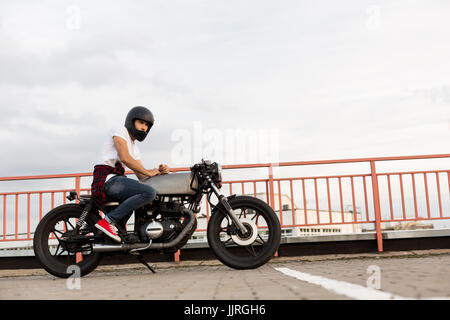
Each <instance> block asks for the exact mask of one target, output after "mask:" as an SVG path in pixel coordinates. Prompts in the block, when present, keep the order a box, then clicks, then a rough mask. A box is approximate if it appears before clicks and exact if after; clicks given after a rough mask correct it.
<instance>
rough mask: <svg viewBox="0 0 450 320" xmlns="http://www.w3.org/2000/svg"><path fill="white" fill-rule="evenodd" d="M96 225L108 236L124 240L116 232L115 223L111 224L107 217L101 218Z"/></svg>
mask: <svg viewBox="0 0 450 320" xmlns="http://www.w3.org/2000/svg"><path fill="white" fill-rule="evenodd" d="M95 227H96V228H97V229H100V230H102V231H103V232H104V233H105V234H106V235H107V236H109V237H110V238H112V239H114V240H115V241H117V242H122V239H120V237H119V235H118V234H117V232H116V228H115V227H114V226H113V225H111V224H109V223H108V221H106V219H102V220H99V221H98V222H97V223H96V224H95Z"/></svg>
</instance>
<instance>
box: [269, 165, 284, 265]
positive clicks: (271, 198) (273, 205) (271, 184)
mask: <svg viewBox="0 0 450 320" xmlns="http://www.w3.org/2000/svg"><path fill="white" fill-rule="evenodd" d="M269 193H270V197H269V199H270V206H271V207H272V209H273V211H275V194H274V190H273V166H272V163H270V164H269ZM279 193H280V192H279V191H278V197H280V194H279ZM280 218H281V208H280ZM274 256H275V257H278V249H277V251H275V254H274Z"/></svg>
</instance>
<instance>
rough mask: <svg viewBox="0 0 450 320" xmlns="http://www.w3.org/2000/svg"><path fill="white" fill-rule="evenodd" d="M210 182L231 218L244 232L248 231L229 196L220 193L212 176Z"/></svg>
mask: <svg viewBox="0 0 450 320" xmlns="http://www.w3.org/2000/svg"><path fill="white" fill-rule="evenodd" d="M207 179H208V182H209V184H210V186H211V188H212V190H213V192H214V194H215V195H216V197H217V198H218V199H219V202H220V203H221V204H222V205H223V206H224V208H225V210H226V211H227V213H228V216H229V217H230V218H231V220H232V221H233V222H234V225H235V226H236V227H237V228H238V229H239V230H240V231H241V233H242V234H246V233H247V228H246V227H245V226H244V225H243V224H242V222H241V221H240V220H239V218H238V217H237V216H236V214H235V213H234V211H233V209H232V208H231V206H230V204H229V203H228V201H227V198H226V197H225V196H224V195H223V194H221V193H220V191H219V189H217V187H216V185H215V184H214V182H213V181H212V180H211V178H207Z"/></svg>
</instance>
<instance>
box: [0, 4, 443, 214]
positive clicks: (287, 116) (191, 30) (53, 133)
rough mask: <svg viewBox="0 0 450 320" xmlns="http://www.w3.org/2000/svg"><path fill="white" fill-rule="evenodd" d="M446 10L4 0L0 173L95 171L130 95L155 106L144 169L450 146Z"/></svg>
mask: <svg viewBox="0 0 450 320" xmlns="http://www.w3.org/2000/svg"><path fill="white" fill-rule="evenodd" d="M449 12H450V2H449V1H446V0H442V1H432V0H427V1H425V0H422V1H414V0H390V1H382V0H370V1H366V0H353V1H351V0H344V1H331V0H329V1H317V0H302V1H298V0H292V1H288V0H281V1H266V0H259V1H256V0H253V1H249V0H239V1H237V0H231V1H230V0H228V1H223V0H214V1H212V0H191V1H184V0H171V1H167V0H164V1H163V0H158V1H156V0H152V1H143V0H140V1H139V0H135V1H95V2H93V1H78V0H71V1H39V2H36V1H7V0H0V49H1V50H0V108H1V115H0V144H1V146H2V156H1V157H0V177H5V176H23V175H37V174H58V173H74V172H91V171H92V168H93V165H94V164H96V162H97V159H98V153H99V151H100V150H99V148H100V146H101V144H102V143H103V140H104V139H105V135H106V133H107V131H108V130H109V128H110V127H112V126H115V125H122V123H123V121H124V118H125V116H126V114H127V112H128V110H129V109H130V108H131V107H133V106H136V105H144V106H147V107H149V108H150V109H151V110H152V111H153V113H154V115H155V118H156V123H155V126H154V127H153V128H152V131H151V133H150V135H149V137H148V138H147V139H146V140H145V142H143V143H142V144H140V149H141V152H142V154H143V162H144V164H145V166H146V167H147V168H152V167H154V166H157V165H158V164H159V163H167V164H169V166H171V167H177V166H188V165H190V164H192V163H193V162H196V161H198V160H199V159H201V158H202V157H207V158H211V159H213V160H216V161H220V162H222V163H224V164H232V163H255V162H278V161H297V160H298V161H301V160H326V159H340V158H355V157H372V156H402V155H421V154H440V153H449V147H450V145H449V139H450V63H449V59H450V43H449V41H448V39H449V37H450V19H449V18H448V17H449ZM439 166H440V167H439V168H440V169H442V168H445V169H448V159H445V160H444V162H443V161H441V162H439ZM380 167H381V169H383V168H387V166H384V167H383V165H382V164H380ZM365 168H366V169H367V166H366V167H365ZM406 169H408V168H407V165H406V164H405V163H404V162H403V163H402V166H401V168H400V170H406ZM426 169H432V168H431V167H429V166H428V164H427V165H426ZM365 172H367V170H365ZM327 173H328V172H325V171H324V170H323V167H322V169H320V170H319V171H318V174H320V175H324V174H327ZM347 173H348V172H347ZM284 174H286V175H288V176H289V174H288V173H286V172H284ZM443 178H444V179H445V177H443ZM88 180H89V179H88ZM88 180H83V181H84V182H83V184H84V186H88V185H90V181H88ZM443 181H445V180H443ZM65 183H68V185H70V186H73V180H70V181H66V182H65ZM54 187H55V181H54V180H53V181H51V180H46V181H36V182H35V183H34V184H31V183H30V184H27V185H26V186H23V185H22V184H21V183H13V182H8V183H5V182H3V183H2V184H1V186H0V190H1V191H16V190H36V189H39V188H41V189H42V188H44V189H45V188H54ZM430 188H431V187H430ZM347 189H348V186H347ZM442 192H446V190H443V191H442ZM444 195H445V193H444ZM8 201H9V202H11V203H8V208H13V206H14V204H13V203H12V202H13V201H14V199H13V197H10V199H9V200H8ZM21 201H22V200H21ZM23 201H25V200H23ZM313 202H314V201H311V203H313ZM347 202H348V201H347ZM347 202H346V203H347ZM448 205H449V204H448V203H447V204H446V206H447V207H446V208H448ZM432 206H433V208H434V209H436V203H434V204H432ZM22 208H24V207H22ZM11 210H12V209H11ZM434 211H436V210H434ZM13 213H14V212H13V211H11V214H13ZM10 221H13V218H11V219H10Z"/></svg>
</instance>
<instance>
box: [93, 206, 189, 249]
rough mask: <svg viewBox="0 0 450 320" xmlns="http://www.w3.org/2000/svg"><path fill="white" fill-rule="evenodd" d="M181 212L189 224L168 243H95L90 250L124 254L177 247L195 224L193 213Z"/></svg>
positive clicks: (184, 209)
mask: <svg viewBox="0 0 450 320" xmlns="http://www.w3.org/2000/svg"><path fill="white" fill-rule="evenodd" d="M181 212H183V213H185V214H186V215H188V216H189V222H188V224H187V225H186V227H184V229H183V230H182V231H181V232H180V234H179V235H178V236H177V237H176V238H175V239H173V240H172V241H170V242H165V243H152V244H150V245H149V244H148V243H121V244H100V243H95V244H94V245H93V246H92V250H93V251H94V252H114V251H124V252H128V251H130V250H134V249H138V250H139V249H143V248H146V247H147V248H146V250H147V249H167V248H171V247H173V246H175V245H177V244H178V243H179V242H180V241H181V240H182V239H183V238H184V236H185V235H186V234H187V233H188V232H189V231H190V230H191V228H192V227H193V226H194V223H195V215H194V212H192V211H191V210H189V209H187V208H183V209H181Z"/></svg>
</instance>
